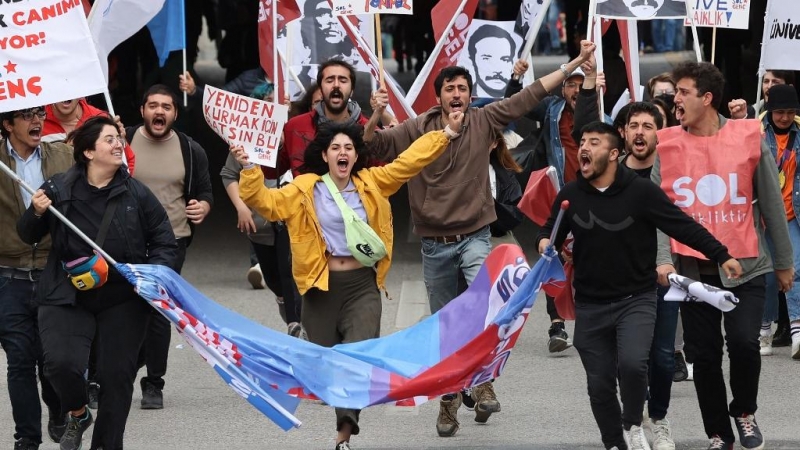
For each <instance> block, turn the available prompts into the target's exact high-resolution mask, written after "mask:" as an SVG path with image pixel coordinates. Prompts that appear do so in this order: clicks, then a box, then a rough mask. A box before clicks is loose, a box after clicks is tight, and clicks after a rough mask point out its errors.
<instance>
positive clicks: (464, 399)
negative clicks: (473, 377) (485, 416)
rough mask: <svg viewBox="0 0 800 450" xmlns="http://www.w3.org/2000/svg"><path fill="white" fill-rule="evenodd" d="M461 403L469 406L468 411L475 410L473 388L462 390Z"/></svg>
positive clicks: (466, 406)
mask: <svg viewBox="0 0 800 450" xmlns="http://www.w3.org/2000/svg"><path fill="white" fill-rule="evenodd" d="M461 404H462V405H464V407H465V408H467V411H474V410H475V400H473V399H472V388H469V389H464V390H463V391H461Z"/></svg>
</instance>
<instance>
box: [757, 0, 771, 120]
mask: <svg viewBox="0 0 800 450" xmlns="http://www.w3.org/2000/svg"><path fill="white" fill-rule="evenodd" d="M771 4H772V3H767V9H766V11H764V23H765V24H766V23H767V18H769V12H770V10H769V7H770V5H771ZM767 39H769V27H768V26H766V25H765V26H764V32H763V34H762V35H761V58H760V59H759V60H758V84H757V86H758V90H757V91H756V104H755V105H753V108H754V109H755V111H756V112H755V115H756V117H758V114H759V113H760V112H761V111H760V109H761V108H760V106H761V105H760V103H761V91H762V89H761V83H763V82H764V74H765V73H767V69H766V68H765V67H764V48H765V45H764V44H765V43H766V42H767Z"/></svg>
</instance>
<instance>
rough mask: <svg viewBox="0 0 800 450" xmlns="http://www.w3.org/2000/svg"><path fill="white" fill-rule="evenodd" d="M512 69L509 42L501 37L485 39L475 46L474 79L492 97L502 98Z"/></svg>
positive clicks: (512, 51)
mask: <svg viewBox="0 0 800 450" xmlns="http://www.w3.org/2000/svg"><path fill="white" fill-rule="evenodd" d="M513 69H514V50H513V48H512V44H511V42H509V41H508V39H506V38H502V37H486V38H484V39H481V40H480V41H478V42H477V43H476V44H475V79H476V80H477V82H478V85H479V86H480V87H481V88H482V89H483V90H484V91H486V93H488V94H489V95H491V96H492V97H498V96H500V97H502V94H503V92H504V91H505V88H506V85H507V84H508V77H509V76H510V75H511V72H512V71H513Z"/></svg>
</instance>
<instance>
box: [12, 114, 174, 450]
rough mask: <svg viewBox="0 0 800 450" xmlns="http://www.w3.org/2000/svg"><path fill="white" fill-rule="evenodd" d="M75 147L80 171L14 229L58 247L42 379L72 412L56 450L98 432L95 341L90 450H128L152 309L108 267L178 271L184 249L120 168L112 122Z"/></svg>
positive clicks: (42, 299) (48, 288) (34, 204)
mask: <svg viewBox="0 0 800 450" xmlns="http://www.w3.org/2000/svg"><path fill="white" fill-rule="evenodd" d="M71 140H72V144H73V147H74V153H73V154H74V159H75V165H74V166H73V167H72V168H71V169H69V170H68V171H67V172H64V173H61V174H58V175H55V176H53V177H52V178H50V179H49V180H47V181H45V183H44V185H42V187H41V188H40V189H39V190H37V191H36V192H35V193H34V195H33V198H32V200H31V206H30V207H29V208H28V209H27V210H26V211H25V214H24V215H23V216H22V217H21V218H20V220H19V222H18V223H17V231H18V233H19V235H20V237H21V238H22V240H23V241H25V242H27V243H29V244H31V245H33V244H34V243H36V242H39V241H40V240H41V239H42V237H44V236H45V235H46V234H48V233H49V234H50V235H51V237H52V241H53V249H52V251H51V252H50V256H49V258H48V260H47V265H46V266H45V269H44V271H43V273H42V276H41V278H40V280H39V284H38V286H37V288H38V300H39V328H40V336H41V339H42V346H43V349H44V360H45V361H44V371H45V374H46V375H47V376H48V378H49V379H50V380H51V383H52V384H53V387H54V388H55V390H56V393H57V394H58V396H59V398H60V400H61V405H62V408H63V409H64V410H66V411H68V413H67V430H66V431H65V433H64V435H63V437H62V438H61V442H60V445H61V447H60V448H61V450H73V449H79V448H81V443H82V442H81V441H82V437H83V433H84V432H85V431H86V429H87V428H88V427H89V426H90V425H91V424H92V420H93V419H92V415H91V413H90V412H89V409H88V408H87V407H86V405H87V401H88V399H87V392H86V380H85V378H84V372H85V370H86V367H87V364H88V361H89V352H90V349H91V347H92V343H93V341H94V340H95V339H96V340H97V342H96V351H97V354H96V356H97V381H98V383H99V384H100V399H99V409H98V419H97V423H96V424H95V428H94V432H93V436H92V445H91V448H92V449H98V448H107V449H112V448H122V447H123V434H124V432H125V423H126V421H127V419H128V412H129V410H130V405H131V397H132V395H133V383H134V380H135V377H136V372H137V369H138V367H137V355H138V353H139V347H140V346H141V343H142V340H143V339H144V335H145V330H146V327H147V321H148V320H149V317H150V306H149V305H148V304H147V302H144V301H142V299H140V298H139V296H138V295H137V294H136V292H135V291H134V287H133V286H132V285H131V284H130V283H129V282H128V281H126V280H125V278H123V276H122V275H121V274H119V273H117V272H116V271H110V270H109V265H114V264H116V260H121V261H125V262H128V263H147V264H160V265H165V266H169V267H172V266H173V265H174V264H175V262H176V260H177V251H178V250H177V244H176V242H175V235H174V234H173V232H172V227H171V226H170V224H169V219H168V218H167V214H166V211H165V210H164V208H163V207H162V206H161V204H160V203H159V202H158V200H157V199H156V198H155V196H154V195H153V194H152V193H151V192H150V190H148V189H147V188H146V187H145V186H144V185H143V184H141V183H140V182H139V181H137V180H135V179H133V178H131V177H130V176H129V175H128V173H127V172H126V171H125V169H124V168H123V166H122V161H123V158H124V148H125V140H124V139H123V138H122V137H121V136H120V135H119V131H118V129H117V127H116V126H115V124H114V121H113V120H112V119H109V118H106V117H96V118H92V119H89V120H87V121H86V123H84V124H83V125H82V126H81V127H80V128H78V129H76V130H75V131H74V132H73V133H72V134H71ZM18 181H19V180H18ZM26 189H29V188H26ZM81 230H82V231H81ZM92 241H94V242H92Z"/></svg>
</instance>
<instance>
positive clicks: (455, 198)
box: [364, 41, 595, 437]
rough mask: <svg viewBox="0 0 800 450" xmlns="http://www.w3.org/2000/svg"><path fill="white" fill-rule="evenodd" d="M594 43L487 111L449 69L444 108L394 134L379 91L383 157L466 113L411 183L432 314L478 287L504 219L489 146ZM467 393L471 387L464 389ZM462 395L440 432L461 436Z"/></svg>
mask: <svg viewBox="0 0 800 450" xmlns="http://www.w3.org/2000/svg"><path fill="white" fill-rule="evenodd" d="M594 48H595V46H594V44H593V43H591V42H589V41H583V42H582V43H581V54H580V56H579V57H578V58H575V59H573V60H572V61H570V62H568V63H566V64H563V65H562V66H561V68H560V69H559V70H556V71H555V72H553V73H550V74H548V75H545V76H543V77H541V78H539V79H538V80H536V81H535V82H534V83H532V84H531V85H530V86H527V87H525V88H524V89H522V90H521V91H519V92H517V93H516V94H514V95H512V96H510V97H509V98H506V99H503V100H500V101H497V102H493V103H491V104H488V105H486V106H484V107H483V108H469V107H468V105H469V101H470V96H471V94H472V87H473V80H472V76H471V75H470V73H469V71H467V70H466V69H465V68H463V67H459V66H451V67H446V68H444V69H442V70H441V71H440V72H439V74H438V75H437V76H436V78H435V79H434V81H433V85H434V89H435V91H436V95H437V101H438V102H439V105H437V106H434V107H432V108H431V109H429V110H428V111H426V112H424V113H422V114H420V115H419V116H417V117H416V118H413V119H409V120H406V121H405V122H403V123H402V124H400V125H398V126H395V127H393V128H388V129H384V130H379V131H375V127H374V124H376V123H377V119H378V118H377V116H376V114H378V113H379V112H380V111H382V110H383V109H385V108H386V105H387V104H388V101H389V99H388V95H387V93H386V91H385V90H384V89H381V90H379V91H378V92H375V93H373V99H374V100H375V101H376V103H377V104H376V109H375V113H373V116H372V118H371V119H370V122H369V123H367V126H366V127H365V128H364V140H365V141H367V142H369V143H370V144H371V147H372V149H373V151H375V154H376V156H377V157H380V158H383V159H384V160H387V161H391V160H393V159H395V158H396V157H397V155H398V154H400V153H401V152H403V151H405V149H407V148H408V147H409V145H411V143H412V142H414V140H416V139H417V138H419V137H420V136H421V135H422V134H424V133H426V132H428V131H432V130H441V129H442V128H444V124H445V123H447V117H448V115H449V114H450V113H451V112H454V111H464V112H465V119H464V127H463V128H462V130H460V136H459V137H457V138H454V139H453V140H451V143H450V146H449V147H448V149H447V150H446V151H445V153H444V154H443V155H442V156H441V157H439V159H437V160H436V161H434V162H433V163H432V164H430V165H428V166H427V167H426V168H425V169H423V171H422V172H420V174H419V175H417V176H415V177H414V178H412V179H411V180H410V181H409V182H408V194H409V196H408V197H409V203H410V205H411V218H412V220H413V222H414V233H415V234H417V235H418V236H420V237H421V239H422V243H421V244H422V245H421V247H422V271H423V272H422V276H423V279H424V281H425V288H426V290H427V294H428V302H429V303H430V307H431V312H432V313H435V312H437V311H439V310H440V309H442V308H443V307H444V306H445V305H446V304H447V303H449V302H450V301H451V300H452V299H454V298H455V297H456V296H457V295H458V291H459V280H460V277H462V276H463V279H465V280H466V282H467V284H471V283H472V281H473V280H474V279H475V277H476V276H477V273H478V270H479V269H480V267H481V265H482V264H483V262H484V260H485V259H486V256H487V255H488V254H489V251H490V249H491V242H490V236H491V233H490V230H489V224H491V223H492V222H494V221H495V220H497V216H496V214H495V207H494V200H493V199H492V193H491V187H490V184H489V156H490V152H489V150H488V149H489V148H491V144H492V142H493V140H494V136H495V133H496V132H497V131H501V130H503V129H504V128H505V127H506V126H507V125H508V124H509V123H511V122H512V121H514V120H517V119H519V118H521V117H522V116H523V115H525V113H526V112H528V111H530V110H532V109H534V108H535V107H536V106H537V105H538V104H539V103H541V102H542V101H543V100H545V98H546V97H547V93H548V92H549V91H551V90H553V89H555V88H556V87H558V86H559V85H561V84H563V83H564V81H565V79H566V78H569V77H570V76H571V74H572V73H573V72H574V71H575V70H576V69H577V68H578V66H580V65H581V63H583V62H584V61H586V60H587V59H589V57H590V55H591V54H592V52H593V51H594ZM464 387H465V388H467V387H469V386H464ZM462 395H463V394H462V393H461V392H459V393H455V394H447V395H444V396H442V399H441V401H440V404H439V416H438V418H437V421H436V431H437V432H438V434H439V436H442V437H449V436H453V435H455V433H456V432H457V431H458V429H459V422H458V417H457V415H458V408H459V407H460V406H461V403H462V401H463V399H462ZM470 397H471V399H472V400H473V401H474V402H475V420H476V421H477V422H480V423H483V422H486V421H487V420H488V419H489V416H490V415H491V414H492V413H495V412H499V411H500V403H499V402H498V401H497V396H496V395H495V392H494V387H493V386H492V383H491V382H487V383H483V384H480V385H478V386H474V387H473V388H472V392H471V394H470Z"/></svg>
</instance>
